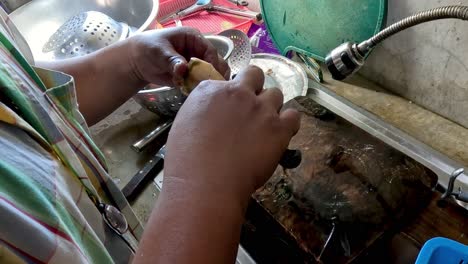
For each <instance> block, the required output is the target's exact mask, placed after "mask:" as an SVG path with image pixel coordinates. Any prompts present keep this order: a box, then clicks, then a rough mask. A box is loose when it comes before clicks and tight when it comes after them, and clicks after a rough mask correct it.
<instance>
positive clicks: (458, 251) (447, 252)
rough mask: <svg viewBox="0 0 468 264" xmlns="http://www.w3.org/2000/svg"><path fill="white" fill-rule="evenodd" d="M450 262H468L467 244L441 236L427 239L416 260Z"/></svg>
mask: <svg viewBox="0 0 468 264" xmlns="http://www.w3.org/2000/svg"><path fill="white" fill-rule="evenodd" d="M452 263H453V264H468V246H465V245H463V244H461V243H458V242H456V241H453V240H450V239H447V238H443V237H436V238H433V239H431V240H429V241H427V242H426V243H425V244H424V246H423V248H422V249H421V252H420V253H419V256H418V259H417V260H416V264H452Z"/></svg>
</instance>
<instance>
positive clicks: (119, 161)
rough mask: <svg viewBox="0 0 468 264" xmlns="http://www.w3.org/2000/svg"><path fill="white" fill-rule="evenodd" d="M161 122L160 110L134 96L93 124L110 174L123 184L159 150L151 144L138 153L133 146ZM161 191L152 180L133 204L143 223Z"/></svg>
mask: <svg viewBox="0 0 468 264" xmlns="http://www.w3.org/2000/svg"><path fill="white" fill-rule="evenodd" d="M158 122H159V118H158V116H157V115H156V114H154V113H151V112H149V111H147V110H146V109H143V108H141V107H140V105H139V104H138V103H136V102H135V101H134V100H133V99H130V100H129V101H128V102H126V103H125V104H124V105H122V106H121V107H120V108H119V109H117V110H116V111H115V112H114V113H112V114H111V115H110V116H108V117H107V118H106V119H104V120H102V121H101V122H99V123H98V124H96V125H94V126H93V127H91V133H92V136H93V138H94V140H95V141H96V144H97V145H98V147H100V148H101V150H102V151H103V153H104V155H105V156H106V158H107V162H108V164H109V170H110V175H111V177H112V178H113V179H114V181H115V182H116V183H117V185H118V186H119V187H120V188H123V187H124V186H125V185H126V184H127V183H128V182H129V181H130V179H131V178H132V177H133V176H134V175H135V173H137V172H138V171H139V170H140V169H141V168H142V167H143V166H144V164H145V163H146V162H147V161H148V160H149V159H150V157H151V156H152V155H154V154H155V153H156V151H157V150H156V149H151V148H148V149H147V150H145V151H143V152H142V153H136V152H135V151H134V150H132V149H131V148H130V146H131V145H132V144H133V143H134V142H135V141H137V140H139V139H141V138H142V137H143V136H145V135H146V134H148V133H149V132H150V131H151V130H153V129H154V128H156V126H157V124H158ZM158 195H159V191H158V189H157V188H156V186H155V185H154V184H149V185H148V186H147V187H146V189H145V191H144V192H143V193H142V194H141V195H140V197H139V198H138V199H137V200H136V201H135V202H134V203H133V204H132V207H133V209H134V210H135V213H136V214H137V216H138V217H139V218H140V220H141V222H142V223H143V224H144V223H146V222H147V220H148V217H149V215H150V213H151V210H152V208H153V206H154V204H155V202H156V199H157V198H158Z"/></svg>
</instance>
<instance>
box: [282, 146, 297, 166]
mask: <svg viewBox="0 0 468 264" xmlns="http://www.w3.org/2000/svg"><path fill="white" fill-rule="evenodd" d="M301 162H302V153H301V151H300V150H298V149H287V150H286V151H285V152H284V153H283V156H282V157H281V160H280V162H279V164H280V165H281V166H282V167H283V168H285V169H295V168H297V167H299V165H300V164H301Z"/></svg>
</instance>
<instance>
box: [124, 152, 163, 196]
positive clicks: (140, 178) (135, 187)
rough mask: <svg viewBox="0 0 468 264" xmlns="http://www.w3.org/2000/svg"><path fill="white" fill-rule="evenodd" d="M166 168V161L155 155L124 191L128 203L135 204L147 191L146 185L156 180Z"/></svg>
mask: <svg viewBox="0 0 468 264" xmlns="http://www.w3.org/2000/svg"><path fill="white" fill-rule="evenodd" d="M163 167H164V159H163V158H162V157H161V156H160V154H159V152H158V154H156V155H154V156H153V157H152V158H151V159H150V160H149V161H148V162H146V164H145V166H144V167H143V168H142V169H141V170H140V171H138V172H137V173H136V174H135V176H133V177H132V179H131V180H130V182H129V183H127V185H125V187H124V188H123V189H122V193H123V194H124V196H125V198H127V200H128V202H130V203H131V202H133V201H134V200H135V199H136V198H137V197H138V195H140V194H141V192H142V191H143V190H144V189H145V187H146V185H147V184H148V183H149V182H151V181H152V180H154V178H156V176H157V175H158V173H159V172H160V171H161V170H162V169H163Z"/></svg>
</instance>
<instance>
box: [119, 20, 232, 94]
mask: <svg viewBox="0 0 468 264" xmlns="http://www.w3.org/2000/svg"><path fill="white" fill-rule="evenodd" d="M128 41H129V43H130V50H129V51H130V52H129V57H130V58H129V61H130V63H131V64H132V69H133V72H134V73H135V75H136V76H138V78H139V79H140V80H142V81H145V82H148V83H154V84H158V85H169V86H173V85H176V84H179V83H181V81H182V79H183V78H184V76H185V75H186V73H187V71H188V66H187V61H188V60H190V58H192V57H196V58H199V59H202V60H204V61H206V62H209V63H211V64H212V65H213V66H214V67H215V68H216V70H217V71H218V72H220V73H221V74H222V75H223V76H225V78H226V79H228V78H229V76H230V70H229V66H228V65H227V63H226V62H225V61H224V60H223V59H222V58H220V57H219V56H218V53H217V50H216V48H215V47H214V46H213V45H212V44H211V43H210V42H209V41H208V40H207V39H205V38H204V37H203V36H202V35H201V33H200V32H199V31H197V30H195V29H193V28H188V27H178V28H171V29H162V30H152V31H146V32H143V33H141V34H138V35H135V36H133V37H132V38H130V39H128Z"/></svg>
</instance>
